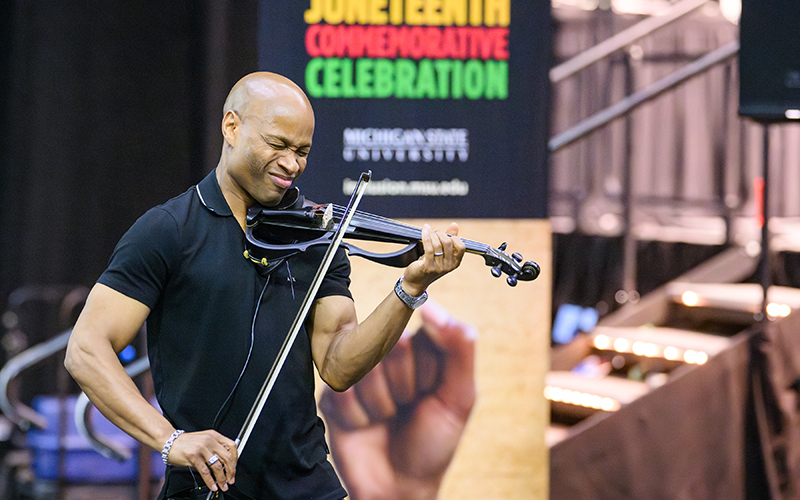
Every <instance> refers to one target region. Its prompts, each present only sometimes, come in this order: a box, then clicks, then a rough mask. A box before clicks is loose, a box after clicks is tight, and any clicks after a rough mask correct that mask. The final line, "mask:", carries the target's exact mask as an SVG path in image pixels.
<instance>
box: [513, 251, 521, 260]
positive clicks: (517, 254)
mask: <svg viewBox="0 0 800 500" xmlns="http://www.w3.org/2000/svg"><path fill="white" fill-rule="evenodd" d="M511 258H512V259H514V260H516V261H517V262H522V254H519V253H517V252H514V253H512V254H511Z"/></svg>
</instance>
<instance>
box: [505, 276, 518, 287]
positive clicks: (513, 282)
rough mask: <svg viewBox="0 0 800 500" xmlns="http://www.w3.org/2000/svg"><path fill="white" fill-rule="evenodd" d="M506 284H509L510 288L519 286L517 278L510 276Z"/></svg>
mask: <svg viewBox="0 0 800 500" xmlns="http://www.w3.org/2000/svg"><path fill="white" fill-rule="evenodd" d="M506 283H508V286H517V277H516V276H509V277H508V278H506Z"/></svg>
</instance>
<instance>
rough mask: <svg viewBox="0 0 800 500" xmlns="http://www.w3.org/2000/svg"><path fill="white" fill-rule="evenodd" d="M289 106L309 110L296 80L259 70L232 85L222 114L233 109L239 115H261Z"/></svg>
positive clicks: (282, 112)
mask: <svg viewBox="0 0 800 500" xmlns="http://www.w3.org/2000/svg"><path fill="white" fill-rule="evenodd" d="M289 108H291V109H292V110H294V111H295V112H296V111H297V110H304V111H306V112H309V113H311V116H313V110H312V108H311V103H310V102H309V101H308V97H306V94H305V93H304V92H303V89H301V88H300V87H299V86H298V85H297V84H296V83H294V82H293V81H291V80H289V79H288V78H286V77H285V76H281V75H278V74H276V73H269V72H266V71H261V72H257V73H250V74H249V75H247V76H245V77H244V78H242V79H241V80H239V81H238V82H236V85H234V86H233V88H232V89H231V91H230V93H229V94H228V98H227V99H226V100H225V105H224V107H223V110H222V113H223V114H225V113H227V112H228V111H235V112H237V113H239V114H240V115H256V116H264V115H265V114H270V113H278V114H284V113H285V112H287V111H288V109H289Z"/></svg>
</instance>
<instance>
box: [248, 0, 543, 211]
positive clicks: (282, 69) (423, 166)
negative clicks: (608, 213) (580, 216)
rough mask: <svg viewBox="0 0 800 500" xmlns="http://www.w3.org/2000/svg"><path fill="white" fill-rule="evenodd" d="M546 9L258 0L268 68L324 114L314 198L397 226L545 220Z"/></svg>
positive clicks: (454, 0)
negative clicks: (355, 195) (363, 186)
mask: <svg viewBox="0 0 800 500" xmlns="http://www.w3.org/2000/svg"><path fill="white" fill-rule="evenodd" d="M550 19H551V18H550V2H549V0H524V1H523V0H513V1H512V0H405V1H403V0H305V1H301V2H297V1H296V0H291V1H290V0H282V1H278V0H270V1H267V0H262V1H261V2H260V9H259V60H260V61H259V65H260V69H262V70H265V71H274V72H277V73H281V74H283V75H285V76H287V77H289V78H291V79H292V80H294V81H295V82H297V83H298V84H299V85H300V86H301V87H303V89H304V90H305V91H306V93H307V94H308V96H309V98H310V99H311V102H312V104H313V106H314V110H315V113H316V123H317V127H316V132H315V134H314V144H313V147H312V149H311V154H310V156H309V162H308V170H307V173H306V174H305V175H304V176H303V177H302V178H301V179H300V181H299V183H298V185H299V186H300V188H301V190H302V191H303V193H304V194H305V195H306V196H307V197H308V198H310V199H313V200H315V201H318V202H323V201H326V202H327V201H333V202H336V203H344V202H345V201H346V200H347V198H348V196H349V194H350V193H351V192H352V189H353V185H354V182H355V179H357V178H358V175H359V173H360V172H362V171H366V170H372V172H373V181H372V182H371V183H370V185H369V187H368V189H367V192H366V195H365V197H364V199H363V201H362V204H361V208H362V209H363V210H365V211H370V212H375V213H378V214H381V215H385V216H389V217H396V218H401V217H405V218H408V217H425V218H545V217H546V216H547V177H548V176H547V138H548V121H547V118H548V115H549V108H548V103H549V99H548V98H549V81H548V76H547V73H548V69H549V66H550V54H551V20H550Z"/></svg>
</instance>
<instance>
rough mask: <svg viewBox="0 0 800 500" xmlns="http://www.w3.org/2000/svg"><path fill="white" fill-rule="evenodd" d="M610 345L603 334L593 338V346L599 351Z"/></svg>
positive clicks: (609, 341)
mask: <svg viewBox="0 0 800 500" xmlns="http://www.w3.org/2000/svg"><path fill="white" fill-rule="evenodd" d="M610 345H611V340H610V339H609V338H608V337H606V336H605V335H598V336H596V337H595V338H594V346H595V347H596V348H598V349H600V350H601V351H605V350H606V349H608V348H609V346H610Z"/></svg>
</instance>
